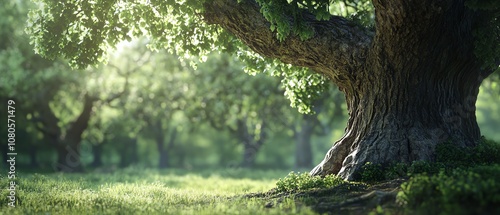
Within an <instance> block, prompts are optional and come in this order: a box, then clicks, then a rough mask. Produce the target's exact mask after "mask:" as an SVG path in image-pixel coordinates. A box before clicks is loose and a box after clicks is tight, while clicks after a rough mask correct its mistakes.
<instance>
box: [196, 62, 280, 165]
mask: <svg viewBox="0 0 500 215" xmlns="http://www.w3.org/2000/svg"><path fill="white" fill-rule="evenodd" d="M241 67H242V66H241V64H240V63H239V62H237V61H236V59H235V58H234V57H230V56H228V55H210V57H209V58H208V60H207V62H205V63H201V64H199V70H196V71H194V72H195V75H194V77H192V81H191V83H193V85H194V86H193V88H194V89H195V91H196V93H195V94H196V99H197V101H196V103H197V104H199V105H198V106H197V107H198V108H197V109H195V110H194V111H195V112H196V113H197V114H198V115H199V116H201V119H202V120H204V121H207V122H209V123H210V125H211V126H212V127H213V128H215V129H217V130H219V131H222V130H228V131H229V132H230V134H231V135H232V136H233V138H234V139H236V140H238V142H240V143H241V144H242V145H243V156H242V158H243V159H242V162H241V164H240V165H241V166H243V167H252V166H253V165H254V164H255V158H256V155H257V153H258V151H259V150H260V148H261V147H262V145H263V144H264V143H265V142H266V141H267V140H268V138H269V135H270V133H272V131H273V130H283V129H284V128H285V126H286V124H284V122H285V120H286V117H287V113H289V112H288V111H289V110H286V109H287V108H288V106H289V103H288V102H287V101H286V100H285V99H284V97H283V96H282V95H283V90H282V88H281V85H280V82H279V80H278V79H276V78H271V77H266V76H263V75H257V76H255V77H251V78H249V77H247V75H245V74H242V72H241ZM228 80H230V81H228Z"/></svg>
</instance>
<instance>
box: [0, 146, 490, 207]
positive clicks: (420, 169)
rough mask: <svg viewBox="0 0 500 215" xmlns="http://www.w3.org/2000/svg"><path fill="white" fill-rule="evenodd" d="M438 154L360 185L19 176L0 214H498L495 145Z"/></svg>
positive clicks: (260, 174)
mask: <svg viewBox="0 0 500 215" xmlns="http://www.w3.org/2000/svg"><path fill="white" fill-rule="evenodd" d="M437 152H438V153H437V155H436V162H434V163H429V162H424V161H415V162H413V163H411V164H400V163H397V164H393V165H391V166H385V167H384V166H382V165H379V164H370V163H367V164H366V165H365V166H364V167H363V172H362V173H361V176H362V179H363V180H364V181H365V182H345V181H343V180H341V179H340V178H338V177H336V176H327V177H325V178H320V177H310V176H309V175H308V174H307V173H294V172H292V173H290V174H288V175H287V172H285V171H265V170H246V169H237V168H236V169H234V168H233V169H219V170H210V169H204V170H198V171H186V170H175V169H174V170H165V171H158V170H153V169H141V168H138V167H135V168H126V169H121V170H118V171H111V172H109V173H103V172H102V171H96V172H92V173H88V174H61V173H52V174H43V175H42V174H31V173H24V174H22V173H20V174H19V175H18V177H19V178H18V179H16V183H17V184H18V185H19V186H18V188H17V190H16V191H17V195H16V196H17V198H18V205H17V206H16V208H10V207H8V206H7V202H8V200H7V196H8V190H7V189H3V190H1V191H0V192H1V193H0V194H1V196H2V198H0V215H1V214H322V213H330V214H429V213H430V214H500V183H499V181H500V144H498V143H495V142H491V141H486V140H485V141H483V142H482V143H481V144H480V145H479V146H478V147H476V148H471V149H466V148H457V147H455V146H453V144H451V143H444V144H441V145H438V147H437ZM98 172H101V173H98ZM104 172H105V171H104ZM285 175H287V176H286V177H284V176H285ZM281 177H284V178H281ZM8 183H9V180H8V179H7V178H6V177H5V176H0V184H3V185H2V186H4V187H6V186H7V185H8Z"/></svg>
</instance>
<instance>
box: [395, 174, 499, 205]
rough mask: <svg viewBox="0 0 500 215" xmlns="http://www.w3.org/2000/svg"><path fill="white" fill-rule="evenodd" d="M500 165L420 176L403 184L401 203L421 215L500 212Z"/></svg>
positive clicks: (400, 194) (399, 197)
mask: <svg viewBox="0 0 500 215" xmlns="http://www.w3.org/2000/svg"><path fill="white" fill-rule="evenodd" d="M499 173H500V166H498V165H494V166H478V167H474V168H471V169H467V170H463V169H456V170H453V171H452V172H451V173H449V174H446V173H445V172H443V171H442V172H440V173H439V174H437V175H432V176H428V175H418V176H415V177H413V178H411V179H410V181H408V182H406V183H404V184H403V185H402V191H401V192H400V193H399V194H398V201H399V202H400V203H401V204H403V205H406V206H407V207H409V208H410V209H412V210H414V211H416V212H418V213H431V214H485V213H493V214H495V213H499V212H500V208H499V207H498V205H499V204H500V184H498V182H499V181H500V174H499Z"/></svg>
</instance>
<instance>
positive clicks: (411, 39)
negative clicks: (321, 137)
mask: <svg viewBox="0 0 500 215" xmlns="http://www.w3.org/2000/svg"><path fill="white" fill-rule="evenodd" d="M373 5H374V7H375V21H376V25H375V29H376V31H375V32H374V33H373V32H371V31H369V30H365V29H362V28H361V27H359V26H357V25H355V24H353V23H351V22H350V21H348V20H346V19H344V18H341V17H335V16H334V17H332V18H331V19H330V20H328V21H316V20H314V19H310V21H309V22H310V25H311V26H312V27H313V28H314V31H315V33H314V36H313V37H312V38H310V39H308V40H305V41H301V40H300V39H299V38H297V37H296V36H289V37H288V38H287V39H285V40H284V41H283V42H279V41H278V40H277V39H276V38H275V36H274V33H273V32H271V31H270V30H269V26H270V24H269V23H268V22H267V21H266V20H265V19H264V17H263V16H262V15H261V14H260V11H259V9H260V8H259V6H258V4H257V3H255V1H244V2H243V3H240V4H238V3H236V1H230V0H213V1H207V3H205V9H206V11H205V13H204V18H205V21H206V22H207V23H209V24H218V25H220V26H222V27H223V28H224V29H226V30H228V31H229V32H231V33H233V34H234V35H235V36H236V37H237V38H239V39H241V40H242V41H243V42H244V43H246V44H247V45H248V46H249V47H250V48H251V49H252V50H254V51H255V52H257V53H259V54H261V55H263V56H265V57H270V58H277V59H280V60H281V61H283V62H284V63H290V64H293V65H296V66H304V67H309V68H311V69H313V70H314V71H315V72H317V73H320V74H323V75H325V76H327V77H328V78H330V80H331V81H332V82H333V83H334V84H336V85H337V86H339V89H340V90H341V91H342V92H344V94H345V97H346V101H347V107H348V112H349V120H348V123H347V127H346V133H345V135H344V136H343V137H342V138H341V139H340V140H339V141H337V142H336V143H335V144H334V145H333V147H332V148H331V149H330V150H329V151H328V153H327V155H326V156H325V158H324V160H323V161H322V162H321V163H320V164H319V165H318V166H317V167H315V168H314V169H313V170H312V171H311V175H321V176H324V175H327V174H338V175H340V176H341V177H343V178H344V179H347V180H353V179H356V178H357V176H358V173H359V170H360V168H361V167H362V165H364V164H365V163H366V162H372V163H377V164H383V165H384V164H390V163H394V162H404V163H410V162H412V161H415V160H428V161H431V160H433V159H434V156H435V150H434V149H435V146H436V144H438V143H441V142H445V141H452V142H453V143H455V144H456V145H458V146H463V147H473V146H475V145H476V144H477V143H478V141H479V139H480V132H479V128H478V125H477V122H476V117H475V109H476V108H475V101H476V98H477V94H478V91H479V86H480V84H481V82H482V80H483V79H484V78H486V77H487V76H488V75H489V74H491V73H492V72H493V70H489V69H488V70H487V69H482V64H481V62H480V61H479V60H478V59H477V58H476V56H475V55H474V41H475V38H474V37H473V32H474V29H475V28H476V25H477V24H479V22H480V21H479V17H480V16H481V14H479V13H480V11H472V10H470V9H468V8H467V7H466V6H465V0H444V1H433V0H422V1H404V0H393V1H383V0H374V1H373ZM303 17H305V19H306V20H309V18H308V17H310V16H309V14H308V13H307V12H304V16H303Z"/></svg>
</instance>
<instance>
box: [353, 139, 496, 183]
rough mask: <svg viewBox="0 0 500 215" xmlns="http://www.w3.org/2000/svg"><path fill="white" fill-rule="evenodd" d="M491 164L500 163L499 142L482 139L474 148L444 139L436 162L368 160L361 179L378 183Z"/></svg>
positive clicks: (362, 170)
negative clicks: (408, 162)
mask: <svg viewBox="0 0 500 215" xmlns="http://www.w3.org/2000/svg"><path fill="white" fill-rule="evenodd" d="M491 164H500V144H498V143H495V142H494V141H490V140H486V139H484V138H483V139H482V140H481V142H480V143H479V145H478V146H477V147H474V148H464V147H458V146H456V145H454V144H453V143H451V142H445V143H441V144H438V145H437V146H436V160H435V162H428V161H414V162H413V163H411V164H405V163H393V164H390V165H385V166H383V165H380V164H373V163H370V162H367V163H366V164H365V165H363V167H361V171H360V176H361V177H360V178H361V181H364V182H376V181H383V180H392V179H396V178H407V177H412V176H415V175H418V174H428V175H434V174H438V173H439V172H441V171H444V172H451V171H453V170H455V169H457V168H462V169H467V168H470V167H474V166H478V165H491Z"/></svg>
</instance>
